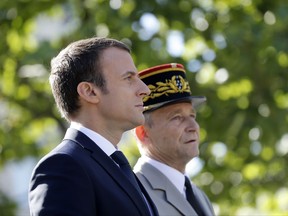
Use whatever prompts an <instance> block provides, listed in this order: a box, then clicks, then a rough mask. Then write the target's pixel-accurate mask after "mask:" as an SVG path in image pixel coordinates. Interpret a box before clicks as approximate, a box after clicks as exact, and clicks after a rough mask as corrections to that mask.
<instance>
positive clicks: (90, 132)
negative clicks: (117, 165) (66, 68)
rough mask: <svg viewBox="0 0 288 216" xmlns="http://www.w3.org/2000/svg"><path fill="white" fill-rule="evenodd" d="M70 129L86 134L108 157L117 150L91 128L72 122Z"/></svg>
mask: <svg viewBox="0 0 288 216" xmlns="http://www.w3.org/2000/svg"><path fill="white" fill-rule="evenodd" d="M70 128H74V129H76V130H78V131H81V132H82V133H84V134H85V135H86V136H88V137H89V138H90V139H91V140H93V141H94V143H95V144H96V145H98V146H99V148H101V149H102V150H103V151H104V152H105V153H106V154H107V155H108V156H110V155H111V154H112V153H113V152H114V151H116V150H117V149H116V148H115V146H114V145H113V144H112V143H111V142H110V141H108V140H107V139H106V138H105V137H103V136H101V135H100V134H98V133H96V132H95V131H93V130H91V129H89V128H86V127H84V126H83V125H81V124H80V123H77V122H71V124H70Z"/></svg>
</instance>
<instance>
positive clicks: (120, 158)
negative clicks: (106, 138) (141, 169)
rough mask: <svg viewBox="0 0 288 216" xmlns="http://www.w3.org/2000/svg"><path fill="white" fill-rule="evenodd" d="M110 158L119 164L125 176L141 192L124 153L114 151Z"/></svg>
mask: <svg viewBox="0 0 288 216" xmlns="http://www.w3.org/2000/svg"><path fill="white" fill-rule="evenodd" d="M111 158H112V159H113V160H114V161H115V162H116V163H117V164H118V165H119V167H120V169H121V170H122V172H123V173H124V174H125V175H126V177H127V178H128V179H129V180H130V181H131V183H132V184H133V185H134V187H135V188H136V189H137V190H138V192H139V193H140V194H142V192H141V189H140V187H139V185H138V183H137V180H136V178H135V176H134V173H133V171H132V169H131V167H130V164H129V162H128V160H127V158H126V157H125V155H124V154H123V153H122V152H121V151H115V152H114V153H113V154H112V155H111Z"/></svg>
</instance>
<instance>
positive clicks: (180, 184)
mask: <svg viewBox="0 0 288 216" xmlns="http://www.w3.org/2000/svg"><path fill="white" fill-rule="evenodd" d="M140 160H142V161H145V162H147V163H149V164H151V165H152V166H153V167H155V168H156V169H158V170H159V171H160V172H161V173H163V175H165V176H166V177H167V178H168V179H169V180H170V181H171V183H172V184H173V185H174V186H175V187H176V188H177V190H179V192H180V193H181V194H183V196H185V197H186V194H185V186H184V183H185V176H184V175H183V173H181V172H179V171H178V170H176V169H174V168H172V167H170V166H168V165H166V164H164V163H161V162H159V161H156V160H154V159H152V158H149V157H147V156H145V155H142V156H141V158H140Z"/></svg>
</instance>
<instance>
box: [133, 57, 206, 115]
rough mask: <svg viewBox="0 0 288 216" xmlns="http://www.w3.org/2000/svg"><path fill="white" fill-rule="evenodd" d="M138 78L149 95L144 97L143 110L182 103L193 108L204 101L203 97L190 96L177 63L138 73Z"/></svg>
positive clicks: (183, 72) (184, 75) (182, 68)
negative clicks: (146, 87)
mask: <svg viewBox="0 0 288 216" xmlns="http://www.w3.org/2000/svg"><path fill="white" fill-rule="evenodd" d="M139 77H140V78H141V80H142V81H143V82H144V83H145V84H146V85H147V86H148V88H149V89H150V91H151V93H150V94H149V95H148V96H146V97H144V99H143V102H144V110H145V111H151V110H155V109H158V108H160V107H162V106H165V105H168V104H171V103H177V102H182V101H189V102H192V105H193V106H194V107H197V106H198V105H199V104H201V103H203V102H204V101H206V98H205V97H204V96H192V94H191V89H190V86H189V83H188V81H187V79H186V72H185V69H184V66H183V65H182V64H178V63H170V64H162V65H158V66H154V67H151V68H148V69H145V70H142V71H140V72H139Z"/></svg>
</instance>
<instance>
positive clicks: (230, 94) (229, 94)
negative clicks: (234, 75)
mask: <svg viewBox="0 0 288 216" xmlns="http://www.w3.org/2000/svg"><path fill="white" fill-rule="evenodd" d="M252 90H253V85H252V83H251V81H250V80H248V79H241V80H239V81H237V82H232V83H229V84H227V85H222V86H220V87H219V88H218V91H217V95H218V97H219V99H221V100H229V99H231V98H239V97H240V96H245V95H248V94H250V93H251V92H252Z"/></svg>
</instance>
